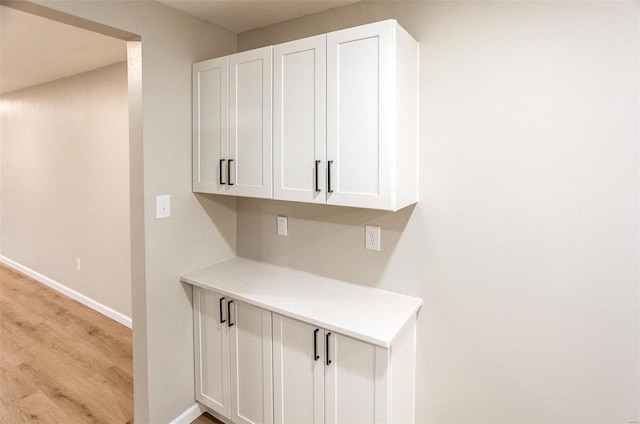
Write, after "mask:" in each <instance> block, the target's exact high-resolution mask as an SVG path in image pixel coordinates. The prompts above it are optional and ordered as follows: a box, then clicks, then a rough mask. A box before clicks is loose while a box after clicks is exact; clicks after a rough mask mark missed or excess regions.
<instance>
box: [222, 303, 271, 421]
mask: <svg viewBox="0 0 640 424" xmlns="http://www.w3.org/2000/svg"><path fill="white" fill-rule="evenodd" d="M231 315H232V319H233V320H234V321H233V326H232V327H231V377H232V378H231V391H232V396H231V399H232V402H233V405H232V414H231V419H232V420H233V421H234V422H236V423H246V424H249V423H272V422H273V396H272V393H273V389H272V356H271V346H272V344H271V312H268V311H265V310H264V309H260V308H257V307H255V306H251V305H249V304H247V303H243V302H237V301H235V302H234V303H232V305H231Z"/></svg>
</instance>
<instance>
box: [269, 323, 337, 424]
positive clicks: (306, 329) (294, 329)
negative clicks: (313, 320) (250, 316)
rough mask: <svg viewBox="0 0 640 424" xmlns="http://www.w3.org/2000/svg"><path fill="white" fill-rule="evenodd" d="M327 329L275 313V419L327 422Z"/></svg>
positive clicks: (295, 423) (297, 423) (288, 423)
mask: <svg viewBox="0 0 640 424" xmlns="http://www.w3.org/2000/svg"><path fill="white" fill-rule="evenodd" d="M324 358H325V356H324V330H323V329H322V328H318V327H316V326H313V325H310V324H306V323H304V322H301V321H298V320H295V319H291V318H287V317H283V316H281V315H277V314H273V378H274V411H273V415H274V422H275V423H276V424H310V423H313V424H323V423H324V366H325V365H324Z"/></svg>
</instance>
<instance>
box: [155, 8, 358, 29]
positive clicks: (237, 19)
mask: <svg viewBox="0 0 640 424" xmlns="http://www.w3.org/2000/svg"><path fill="white" fill-rule="evenodd" d="M159 1H160V2H161V3H164V4H166V5H168V6H171V7H174V8H176V9H178V10H182V11H183V12H186V13H188V14H190V15H193V16H197V17H199V18H202V19H204V20H206V21H209V22H211V23H214V24H216V25H218V26H219V27H221V28H224V29H227V30H229V31H231V32H235V33H236V34H239V33H241V32H245V31H249V30H251V29H255V28H262V27H265V26H269V25H273V24H276V23H278V22H284V21H288V20H290V19H294V18H299V17H301V16H305V15H311V14H312V13H318V12H322V11H324V10H328V9H333V8H334V7H340V6H345V5H347V4H350V3H355V2H357V1H359V0H159Z"/></svg>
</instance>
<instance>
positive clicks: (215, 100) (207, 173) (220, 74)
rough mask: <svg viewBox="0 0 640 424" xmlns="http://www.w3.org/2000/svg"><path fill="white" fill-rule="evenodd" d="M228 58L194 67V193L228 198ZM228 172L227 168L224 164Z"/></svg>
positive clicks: (209, 61)
mask: <svg viewBox="0 0 640 424" xmlns="http://www.w3.org/2000/svg"><path fill="white" fill-rule="evenodd" d="M228 108H229V104H228V58H226V57H222V58H218V59H212V60H207V61H205V62H200V63H196V64H195V65H193V190H194V191H196V192H202V193H218V194H224V193H225V188H226V185H223V184H221V183H222V182H224V178H226V177H224V172H222V175H223V179H222V180H220V175H221V171H225V169H222V170H221V169H220V166H221V162H220V159H226V157H227V145H228ZM222 167H223V168H224V164H222Z"/></svg>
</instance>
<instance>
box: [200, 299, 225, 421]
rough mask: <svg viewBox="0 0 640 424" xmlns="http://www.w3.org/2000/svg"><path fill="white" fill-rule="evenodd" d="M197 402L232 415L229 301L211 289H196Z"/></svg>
mask: <svg viewBox="0 0 640 424" xmlns="http://www.w3.org/2000/svg"><path fill="white" fill-rule="evenodd" d="M193 305H194V308H193V314H194V338H195V350H196V352H195V353H196V354H195V361H196V364H195V365H196V375H195V378H196V399H197V400H198V401H199V402H200V403H202V404H204V405H206V406H208V407H209V408H211V409H213V410H214V411H216V412H218V413H220V414H222V415H224V416H229V414H230V413H231V401H230V390H229V387H230V385H229V380H230V378H229V377H230V374H229V372H230V369H229V327H227V325H226V322H225V321H226V309H225V308H226V299H225V297H224V296H221V295H219V294H217V293H215V292H212V291H210V290H204V289H200V288H197V287H194V288H193Z"/></svg>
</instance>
